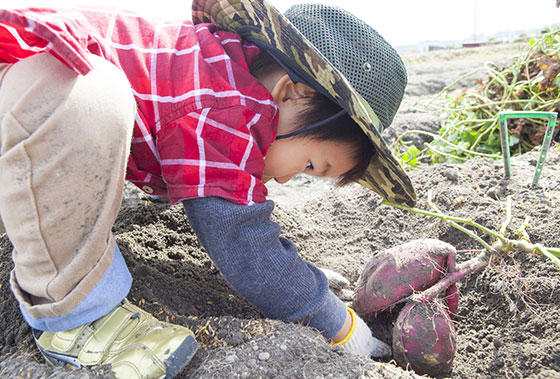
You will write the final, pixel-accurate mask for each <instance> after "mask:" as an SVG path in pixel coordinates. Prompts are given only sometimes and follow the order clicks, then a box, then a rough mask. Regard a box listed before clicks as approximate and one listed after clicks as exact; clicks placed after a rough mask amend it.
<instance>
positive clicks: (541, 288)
mask: <svg viewBox="0 0 560 379" xmlns="http://www.w3.org/2000/svg"><path fill="white" fill-rule="evenodd" d="M443 69H444V68H441V70H443ZM403 111H404V112H405V113H412V112H411V111H410V108H405V109H404V110H403ZM537 158H538V154H537V152H531V153H529V154H526V155H524V156H521V157H519V158H515V159H514V161H513V173H514V175H513V177H512V178H511V180H509V181H506V180H504V179H503V167H502V164H501V162H495V161H491V160H487V159H474V160H471V161H469V162H467V163H466V164H463V165H461V166H455V165H447V164H442V165H436V166H431V167H424V168H423V169H422V170H419V171H414V172H412V173H411V177H412V179H413V182H414V183H415V185H416V189H417V192H418V195H419V198H420V199H421V200H422V199H425V198H426V192H427V190H429V189H432V190H433V191H434V194H435V196H434V200H435V202H436V203H437V204H438V205H439V206H440V208H441V210H442V211H444V212H447V213H449V214H453V215H456V216H461V217H467V218H471V219H473V220H474V221H476V222H478V223H480V224H483V225H486V226H488V227H491V228H494V229H498V228H499V227H500V225H501V223H502V221H503V218H504V214H503V211H502V207H503V205H504V200H505V198H506V196H511V197H512V199H513V209H512V211H513V215H514V217H515V220H516V221H515V222H514V223H513V225H512V228H515V227H516V226H519V223H520V222H521V221H522V220H523V219H524V218H525V216H530V217H531V227H530V228H529V229H528V232H529V235H530V237H531V239H532V242H534V243H541V244H543V245H547V246H556V247H558V246H560V237H559V236H560V207H559V206H558V202H559V198H560V176H559V175H558V166H559V165H560V149H559V147H558V146H557V145H555V146H553V147H552V148H551V150H550V152H549V155H548V159H547V162H546V165H545V170H544V171H543V174H542V176H541V179H540V182H539V184H540V186H539V187H538V188H536V189H529V188H528V186H527V185H528V183H529V182H530V180H531V178H532V175H533V172H534V169H535V164H536V160H537ZM293 182H294V183H291V184H290V185H287V186H283V187H280V186H274V185H273V186H271V196H270V197H271V199H274V200H276V201H277V207H276V210H275V212H274V219H275V221H276V222H278V223H279V224H280V225H281V226H282V228H283V234H284V236H286V237H288V238H290V239H291V240H292V241H294V242H295V244H296V245H297V246H298V248H299V250H300V254H301V256H302V257H303V258H304V259H306V260H307V261H309V262H312V263H314V264H315V265H317V266H319V267H325V268H330V269H332V270H335V271H337V272H339V273H341V274H343V275H344V276H346V277H347V278H348V279H349V280H350V282H351V283H352V285H355V283H356V280H357V278H358V276H359V274H360V272H361V269H362V268H363V267H364V265H365V263H366V262H367V261H368V260H369V258H370V257H371V256H372V255H373V254H374V253H375V252H376V251H378V250H382V249H386V248H389V247H391V246H394V245H397V244H401V243H404V242H406V241H409V240H411V239H415V238H422V237H433V238H439V239H441V240H443V241H446V242H449V243H451V244H452V245H454V246H455V247H456V248H457V249H458V250H461V251H464V250H472V249H479V248H480V247H479V246H477V244H476V243H475V242H474V241H472V240H470V239H469V238H468V237H466V236H465V235H463V234H462V233H461V232H459V231H456V230H455V229H453V228H451V227H449V226H448V225H446V224H444V223H442V222H439V221H438V220H435V219H431V218H427V217H424V216H412V215H410V214H408V213H405V212H403V211H400V210H398V209H394V208H390V207H387V206H384V205H381V204H380V199H379V197H378V196H376V195H374V194H372V193H370V192H369V191H367V190H365V189H363V188H361V187H360V186H357V185H355V186H354V185H352V186H349V187H346V188H342V189H339V190H335V189H333V187H332V186H331V185H330V184H328V183H327V184H325V183H323V182H320V181H314V180H309V179H306V178H296V179H294V181H293ZM129 200H130V201H129V202H128V203H127V204H125V205H123V207H122V209H121V212H120V214H119V217H118V220H117V223H116V224H115V227H114V232H115V234H116V236H117V240H118V243H119V246H120V248H121V250H122V252H123V255H124V257H125V259H126V261H127V263H128V265H129V268H130V270H131V272H132V274H133V277H134V279H135V281H134V284H133V290H132V292H131V294H130V299H131V300H132V301H133V302H135V303H137V304H140V305H141V306H142V307H144V308H145V309H147V310H149V311H151V312H153V313H154V314H155V315H157V317H159V318H160V319H163V320H165V319H169V320H170V321H173V322H176V323H179V324H183V325H187V326H189V327H191V328H192V329H193V330H194V331H195V333H196V334H197V337H198V340H199V342H200V344H201V348H200V350H199V352H198V353H197V354H196V356H195V358H194V360H193V362H192V363H191V364H190V366H189V368H188V370H187V371H186V372H185V373H183V377H185V378H187V377H193V378H195V377H196V378H236V377H241V378H245V377H249V378H258V377H266V378H269V377H278V378H316V377H325V378H328V377H332V378H358V377H369V378H412V377H415V375H413V374H412V373H410V372H405V371H404V370H401V369H398V368H396V367H395V366H394V365H392V364H391V363H390V362H374V361H372V360H368V359H363V358H359V357H355V356H352V355H349V354H347V353H345V352H343V351H342V350H341V349H340V348H334V347H331V346H329V345H328V344H326V343H325V341H324V339H323V338H322V337H321V336H320V335H319V334H318V333H317V332H315V331H313V330H311V329H309V328H305V327H302V326H299V325H294V324H285V323H282V322H278V321H271V320H266V319H263V318H262V316H261V314H260V313H259V312H258V311H257V310H256V309H255V308H254V307H252V306H251V305H249V304H247V303H246V302H245V301H244V300H243V299H241V298H239V297H238V296H237V295H236V294H235V293H234V292H233V291H232V290H231V289H230V288H229V287H228V285H227V283H225V281H224V280H223V278H222V277H221V275H220V273H219V272H218V271H217V269H216V268H215V266H214V265H213V264H212V262H211V261H210V260H209V258H208V257H207V255H206V253H205V252H204V250H203V249H202V247H201V246H200V244H199V243H198V241H197V239H196V237H195V236H194V235H193V233H192V231H191V229H190V227H189V225H188V221H187V219H186V217H185V215H184V212H183V210H182V208H181V207H168V206H165V205H159V204H145V203H143V202H135V201H132V199H131V198H130V197H129ZM135 203H136V204H135ZM419 206H422V202H420V203H419ZM0 249H1V251H2V259H0V271H1V274H0V278H1V281H0V300H1V301H2V310H1V317H0V330H1V332H0V376H1V377H16V376H18V375H19V376H21V377H49V378H55V377H57V378H67V377H76V378H77V377H80V378H81V377H88V376H90V377H93V376H104V375H105V374H104V373H103V371H95V372H91V371H80V370H78V371H72V372H69V371H68V370H62V369H52V368H48V367H46V366H45V365H44V364H42V363H39V362H41V359H40V357H39V356H38V353H37V352H36V350H35V348H34V346H33V342H32V339H31V336H30V330H29V327H27V326H26V324H25V323H24V321H23V320H22V318H21V316H20V314H19V311H18V309H17V304H16V302H15V300H14V298H13V296H12V294H11V292H10V290H9V285H8V276H9V271H10V270H11V267H12V264H11V261H10V258H9V257H10V251H11V245H10V243H9V241H8V239H7V238H6V237H5V236H4V237H2V238H0ZM474 254H476V253H475V252H471V251H467V252H461V253H459V260H460V261H462V260H465V259H468V258H469V257H471V256H473V255H474ZM559 289H560V270H558V268H556V267H555V266H553V265H551V264H550V263H548V261H547V260H546V259H545V258H543V257H540V256H528V255H526V254H521V253H519V254H514V255H513V256H511V257H508V258H507V259H505V260H504V262H496V263H495V264H494V265H493V266H492V267H490V268H488V269H486V270H485V271H483V272H481V273H479V274H475V275H472V276H470V277H468V278H466V279H465V280H463V281H461V282H460V283H459V290H460V292H461V299H460V302H459V313H458V316H457V318H456V325H455V326H456V329H457V355H456V358H455V362H454V364H453V371H452V373H451V375H450V376H451V377H452V378H465V379H466V378H469V379H470V378H504V377H510V378H520V377H525V378H560V345H559V344H558V341H559V340H560V324H559V323H558V319H560V296H559V295H558V291H559ZM373 326H375V325H373ZM374 329H375V330H376V333H378V335H379V336H380V337H383V336H384V335H387V333H383V330H382V329H380V328H374ZM378 329H379V330H378ZM385 332H386V330H385Z"/></svg>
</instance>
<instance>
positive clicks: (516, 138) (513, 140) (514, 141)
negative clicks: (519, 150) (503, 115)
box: [509, 134, 519, 147]
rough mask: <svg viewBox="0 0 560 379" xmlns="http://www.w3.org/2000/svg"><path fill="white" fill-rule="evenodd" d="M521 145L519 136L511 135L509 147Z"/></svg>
mask: <svg viewBox="0 0 560 379" xmlns="http://www.w3.org/2000/svg"><path fill="white" fill-rule="evenodd" d="M518 143H519V136H518V135H517V134H510V135H509V146H510V147H511V146H515V145H517V144H518Z"/></svg>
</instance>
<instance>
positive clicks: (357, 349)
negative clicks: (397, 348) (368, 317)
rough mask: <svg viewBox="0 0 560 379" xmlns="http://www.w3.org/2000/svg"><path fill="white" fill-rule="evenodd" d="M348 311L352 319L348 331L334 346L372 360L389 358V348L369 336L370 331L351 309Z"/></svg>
mask: <svg viewBox="0 0 560 379" xmlns="http://www.w3.org/2000/svg"><path fill="white" fill-rule="evenodd" d="M346 309H348V312H350V316H351V317H352V326H351V327H350V331H349V332H348V334H347V335H346V337H344V338H343V339H342V340H341V341H340V342H337V343H335V344H334V346H342V347H343V348H344V350H346V351H348V352H350V353H354V354H357V355H361V356H364V357H368V358H370V357H372V358H385V357H389V356H391V348H390V347H389V345H387V344H386V343H385V342H383V341H380V340H378V339H377V338H375V337H374V336H373V335H372V334H371V330H370V329H369V327H368V326H367V324H366V323H365V322H364V320H362V319H361V318H360V317H359V316H358V315H357V314H356V313H355V312H354V311H353V310H352V309H350V308H346Z"/></svg>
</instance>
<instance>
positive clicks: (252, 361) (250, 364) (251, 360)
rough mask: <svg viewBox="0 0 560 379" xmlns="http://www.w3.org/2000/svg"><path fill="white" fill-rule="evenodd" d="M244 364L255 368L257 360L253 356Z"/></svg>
mask: <svg viewBox="0 0 560 379" xmlns="http://www.w3.org/2000/svg"><path fill="white" fill-rule="evenodd" d="M246 364H247V367H249V368H255V367H257V360H256V359H254V358H251V359H249V360H248V361H247V363H246Z"/></svg>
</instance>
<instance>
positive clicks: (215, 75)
mask: <svg viewBox="0 0 560 379" xmlns="http://www.w3.org/2000/svg"><path fill="white" fill-rule="evenodd" d="M40 52H48V53H50V54H52V55H53V56H55V57H56V58H58V59H59V60H60V61H62V62H63V63H64V64H65V65H67V66H68V67H69V68H71V69H72V70H74V71H75V72H76V73H77V74H81V75H85V74H87V73H88V72H89V71H90V70H91V69H92V66H91V64H90V62H89V61H88V56H87V53H90V54H96V55H99V56H101V57H104V58H105V59H107V60H108V61H111V62H112V63H114V64H115V65H116V66H117V67H119V68H120V69H122V71H123V72H124V73H125V74H126V76H127V77H128V80H129V82H130V84H131V87H132V91H133V93H134V96H135V98H136V102H137V105H138V111H137V114H136V122H135V125H134V134H133V140H132V148H131V154H130V159H129V162H128V169H127V176H126V178H127V179H128V180H130V181H132V182H133V183H135V184H136V185H137V186H138V187H140V188H141V189H143V190H144V191H145V192H147V193H151V194H154V195H167V196H169V200H170V202H171V203H172V204H175V203H177V202H179V201H180V200H183V199H189V198H195V197H205V196H219V197H223V198H225V199H228V200H230V201H233V202H235V203H238V204H243V205H248V204H253V203H261V202H263V201H265V197H266V194H267V190H266V187H265V186H264V184H263V183H262V181H261V179H262V175H263V170H264V157H265V155H266V152H267V150H268V148H269V147H270V145H271V143H272V141H273V140H274V137H275V134H276V127H277V122H278V108H277V106H276V104H275V103H274V101H273V100H272V97H271V96H270V93H269V92H268V91H267V90H266V88H264V87H263V86H262V85H261V84H260V83H259V82H258V81H257V80H256V79H255V78H254V77H253V76H251V75H250V73H249V66H250V65H251V63H252V62H253V61H254V58H255V57H256V56H257V55H258V53H259V49H258V48H257V47H256V46H255V45H253V44H251V43H248V42H246V41H243V40H241V38H240V37H239V36H238V35H236V34H233V33H228V32H224V31H220V30H218V29H217V27H216V26H215V25H212V24H201V25H196V26H193V25H192V23H191V22H190V21H183V20H180V21H167V20H166V21H164V20H158V19H149V18H144V17H142V18H141V17H138V16H137V15H134V14H132V13H127V12H122V11H120V12H117V11H114V10H103V9H93V10H92V9H85V8H81V9H73V10H56V11H55V10H50V9H31V10H0V62H8V63H12V62H16V61H18V60H20V59H23V58H25V57H28V56H30V55H33V54H37V53H40Z"/></svg>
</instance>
